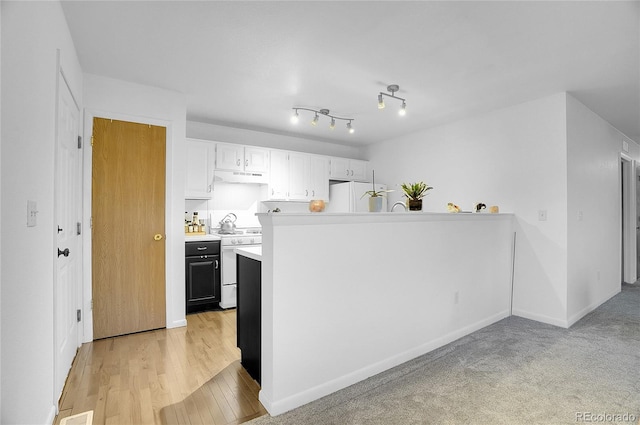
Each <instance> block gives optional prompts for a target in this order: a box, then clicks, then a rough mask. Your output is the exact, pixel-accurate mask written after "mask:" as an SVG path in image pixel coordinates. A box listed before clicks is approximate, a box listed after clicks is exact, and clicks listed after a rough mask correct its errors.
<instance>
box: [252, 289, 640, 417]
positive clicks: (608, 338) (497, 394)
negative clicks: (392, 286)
mask: <svg viewBox="0 0 640 425" xmlns="http://www.w3.org/2000/svg"><path fill="white" fill-rule="evenodd" d="M639 418H640V286H638V285H624V286H623V290H622V292H621V293H620V294H618V295H616V296H615V297H613V298H612V299H611V300H609V301H607V302H606V303H604V304H603V305H602V306H600V307H599V308H598V309H596V310H595V311H594V312H592V313H590V314H589V315H587V316H586V317H585V318H583V319H582V320H581V321H579V322H578V323H576V324H575V325H574V326H573V327H572V328H571V329H561V328H557V327H554V326H550V325H545V324H542V323H538V322H534V321H531V320H526V319H522V318H519V317H509V318H507V319H504V320H502V321H500V322H498V323H496V324H493V325H491V326H488V327H486V328H484V329H482V330H480V331H477V332H475V333H473V334H471V335H468V336H466V337H464V338H461V339H459V340H457V341H455V342H453V343H451V344H448V345H447V346H445V347H442V348H440V349H438V350H435V351H433V352H431V353H428V354H426V355H424V356H421V357H419V358H417V359H414V360H412V361H409V362H407V363H405V364H403V365H400V366H398V367H396V368H394V369H391V370H389V371H386V372H383V373H381V374H379V375H376V376H374V377H371V378H369V379H367V380H365V381H362V382H359V383H357V384H355V385H353V386H351V387H348V388H345V389H344V390H341V391H338V392H337V393H334V394H331V395H328V396H326V397H324V398H322V399H320V400H316V401H314V402H312V403H309V404H307V405H305V406H302V407H300V408H297V409H294V410H292V411H290V412H287V413H285V414H282V415H280V416H277V417H270V416H263V417H261V418H257V419H254V420H253V421H251V422H249V424H251V425H267V424H269V425H270V424H281V425H294V424H295V425H300V424H335V425H345V424H367V425H368V424H380V425H383V424H384V425H388V424H403V425H408V424H438V425H444V424H478V425H497V424H505V425H517V424H523V425H525V424H526V425H532V424H576V423H578V424H579V423H605V424H632V425H636V424H638V422H639V421H640V419H639Z"/></svg>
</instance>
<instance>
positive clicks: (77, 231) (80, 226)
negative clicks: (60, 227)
mask: <svg viewBox="0 0 640 425" xmlns="http://www.w3.org/2000/svg"><path fill="white" fill-rule="evenodd" d="M81 234H82V223H80V222H79V221H78V222H77V223H76V235H81Z"/></svg>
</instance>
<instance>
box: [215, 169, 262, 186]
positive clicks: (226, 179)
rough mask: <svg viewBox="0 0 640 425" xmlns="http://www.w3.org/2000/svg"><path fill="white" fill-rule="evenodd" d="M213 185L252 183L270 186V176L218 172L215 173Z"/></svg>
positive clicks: (240, 172)
mask: <svg viewBox="0 0 640 425" xmlns="http://www.w3.org/2000/svg"><path fill="white" fill-rule="evenodd" d="M213 183H250V184H268V183H269V174H267V173H251V172H246V171H223V170H216V171H215V172H214V173H213Z"/></svg>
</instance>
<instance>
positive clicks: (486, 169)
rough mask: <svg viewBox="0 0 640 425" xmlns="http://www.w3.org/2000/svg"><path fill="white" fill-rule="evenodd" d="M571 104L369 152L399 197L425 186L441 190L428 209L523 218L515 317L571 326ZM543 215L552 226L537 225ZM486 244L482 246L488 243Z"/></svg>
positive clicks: (531, 107) (529, 108)
mask: <svg viewBox="0 0 640 425" xmlns="http://www.w3.org/2000/svg"><path fill="white" fill-rule="evenodd" d="M565 109H566V96H565V94H564V93H560V94H557V95H554V96H550V97H547V98H544V99H539V100H535V101H532V102H527V103H523V104H520V105H515V106H512V107H509V108H505V109H501V110H498V111H494V112H492V113H489V114H485V115H482V116H479V117H475V118H472V119H467V120H463V121H460V122H457V123H453V124H450V125H445V126H442V127H438V128H434V129H431V130H427V131H423V132H419V133H415V134H412V135H409V136H406V137H401V138H397V139H394V140H390V141H387V142H384V143H381V144H376V145H373V146H371V147H370V148H369V152H368V159H369V160H370V161H371V162H372V167H374V168H375V169H376V180H378V179H379V181H380V182H384V183H387V184H388V185H389V186H390V188H391V189H395V190H396V191H395V192H393V193H391V194H390V196H389V200H390V202H389V205H392V204H393V202H395V201H397V200H400V199H403V198H402V197H401V191H400V188H399V184H400V183H402V182H413V181H419V180H424V181H425V182H426V183H428V184H430V185H431V186H433V187H434V189H433V190H432V191H430V193H429V195H427V197H426V198H425V201H424V207H423V209H425V210H427V211H434V212H445V211H446V205H447V203H448V202H453V203H455V204H457V205H459V206H461V207H462V208H463V209H464V210H470V209H471V208H472V207H473V205H474V204H475V203H476V202H480V201H481V202H484V203H485V204H487V205H488V206H489V205H498V206H499V207H500V211H501V212H512V213H515V214H516V231H517V243H516V267H515V288H514V300H513V310H514V314H518V315H521V316H524V317H527V318H531V319H535V320H540V321H543V322H546V323H552V324H556V325H559V326H566V306H567V300H566V279H567V265H566V264H567V261H566V258H567V231H566V216H567V201H566V199H567V183H566V175H567V152H566V149H567V148H566V125H565V122H566V119H565ZM538 210H546V212H547V220H546V221H538ZM481 242H482V241H479V243H481Z"/></svg>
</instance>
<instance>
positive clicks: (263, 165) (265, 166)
mask: <svg viewBox="0 0 640 425" xmlns="http://www.w3.org/2000/svg"><path fill="white" fill-rule="evenodd" d="M244 170H245V171H249V172H251V173H265V172H267V171H269V150H268V149H262V148H255V147H252V146H245V148H244Z"/></svg>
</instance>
